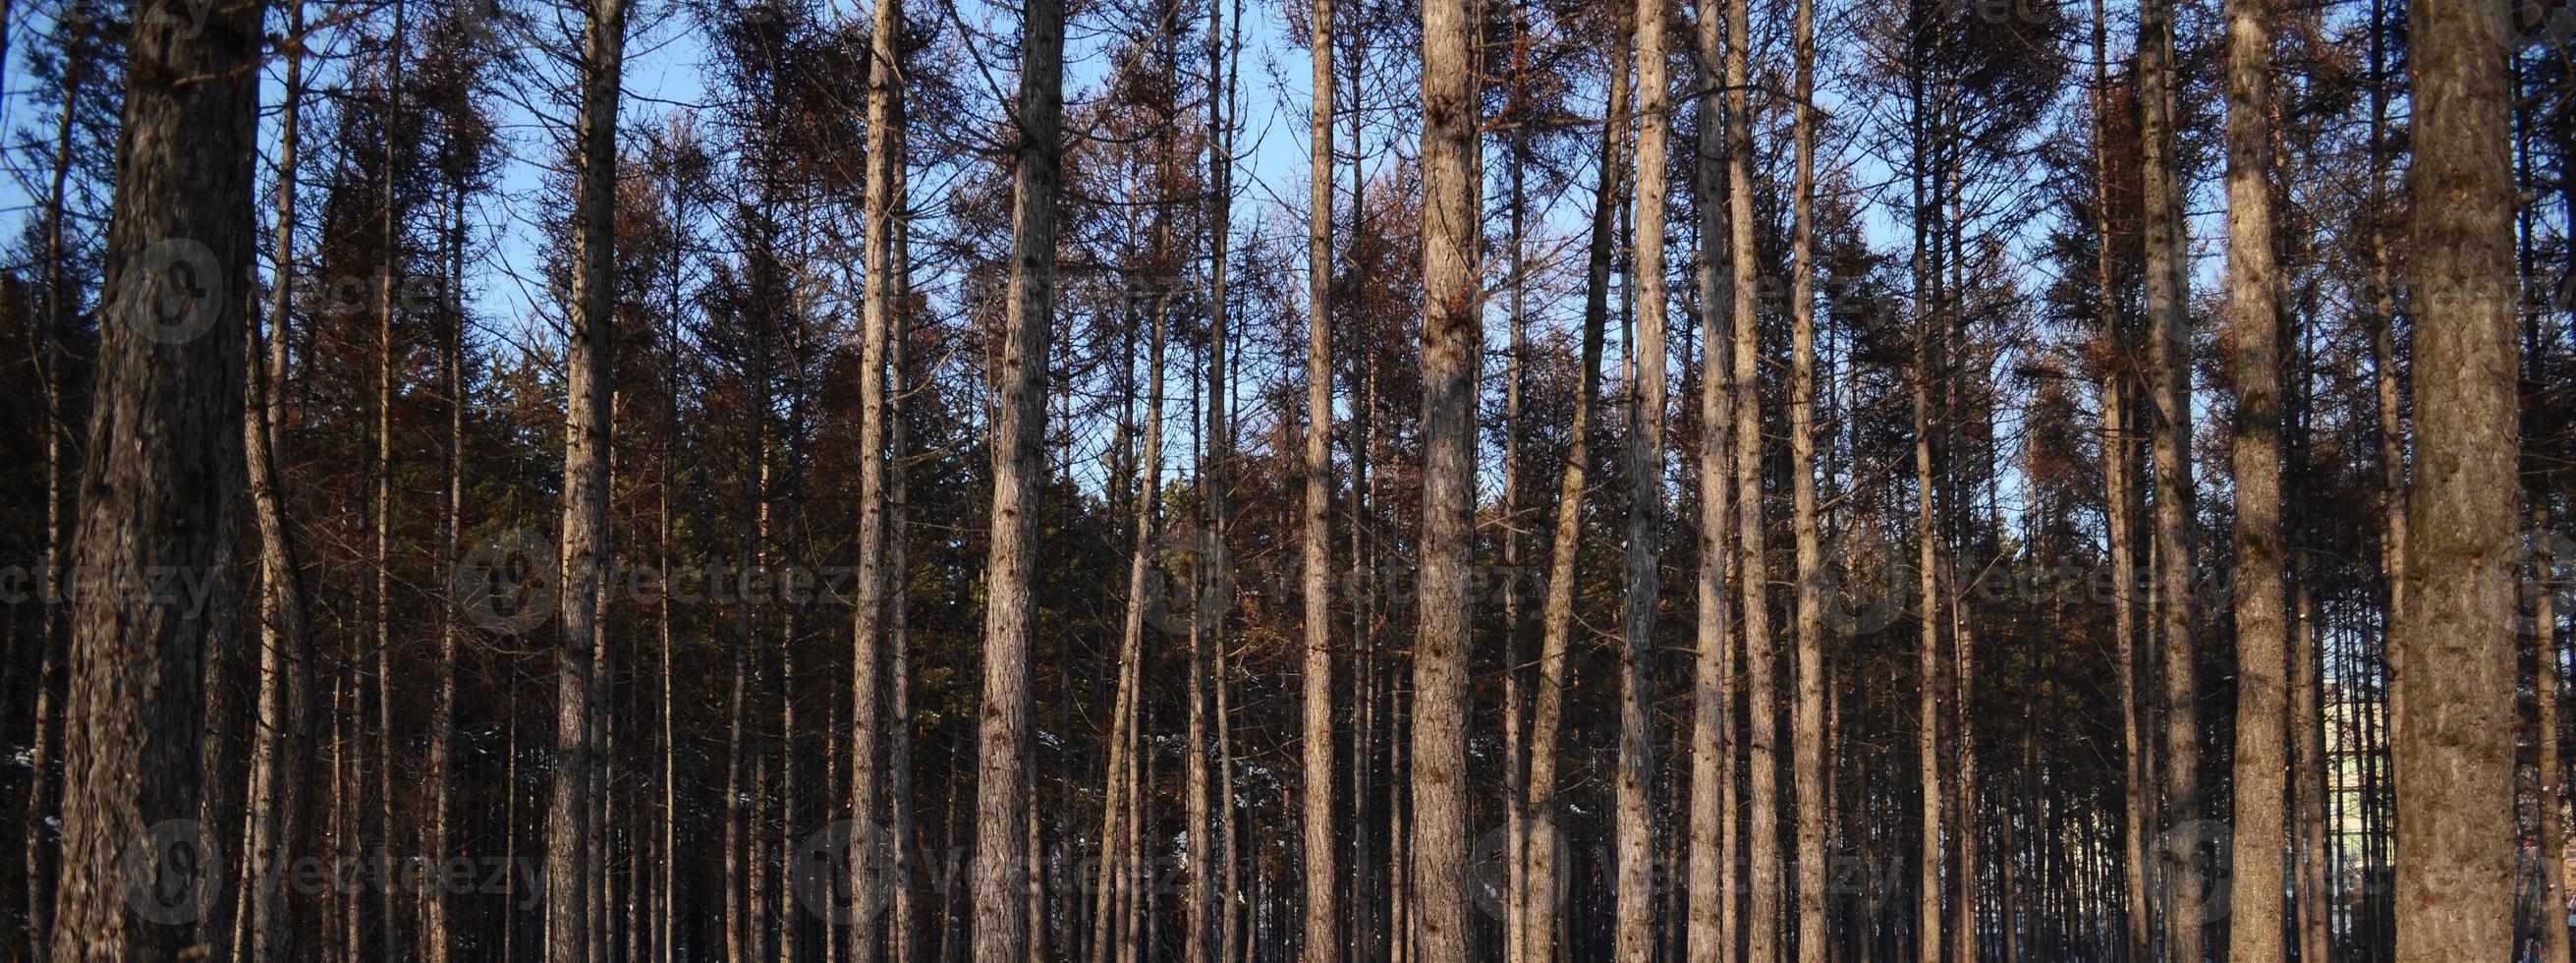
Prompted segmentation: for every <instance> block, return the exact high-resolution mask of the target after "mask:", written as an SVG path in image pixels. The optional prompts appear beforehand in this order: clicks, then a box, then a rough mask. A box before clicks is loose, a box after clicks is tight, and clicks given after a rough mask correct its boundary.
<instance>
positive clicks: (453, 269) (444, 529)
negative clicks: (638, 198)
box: [420, 181, 670, 963]
mask: <svg viewBox="0 0 2576 963" xmlns="http://www.w3.org/2000/svg"><path fill="white" fill-rule="evenodd" d="M448 187H449V191H450V196H449V201H450V203H451V204H452V205H453V207H452V208H451V210H450V211H449V212H448V213H449V218H450V220H449V223H448V236H447V267H448V272H447V290H448V292H450V294H449V301H448V303H447V304H446V305H445V307H446V308H447V310H448V312H449V314H450V317H449V319H448V321H449V326H448V329H447V331H446V335H447V336H446V338H445V341H446V343H445V344H444V345H442V346H441V347H442V349H443V350H442V351H441V352H440V353H441V355H442V356H443V357H442V358H441V359H440V367H441V368H442V369H443V373H444V374H445V376H446V381H447V384H446V386H445V394H446V395H447V504H446V506H445V514H446V518H445V519H444V523H443V524H442V525H440V526H439V528H440V538H441V540H442V543H443V544H441V546H440V557H441V559H442V561H443V562H444V563H445V565H446V568H447V575H448V579H447V581H448V584H449V585H455V584H456V579H457V576H458V574H459V573H460V572H461V571H462V568H461V563H462V560H463V555H462V554H461V543H462V535H463V528H464V524H465V324H466V315H465V303H464V301H463V300H461V299H460V297H459V296H458V295H456V294H455V292H458V291H462V290H463V289H464V282H465V270H464V268H465V190H464V185H463V184H461V183H457V182H455V181H451V182H450V183H449V185H448ZM669 570H670V569H669V567H668V566H667V565H665V566H664V568H663V571H666V572H667V571H669ZM459 628H460V627H459V626H458V625H457V620H456V612H455V610H454V609H453V608H450V607H447V606H440V608H439V632H438V695H437V699H438V701H437V704H436V706H435V707H434V708H433V709H432V710H431V714H430V725H429V729H430V734H429V740H430V742H429V753H430V772H431V776H432V782H431V785H430V805H429V825H428V826H427V827H426V828H425V829H424V830H423V833H424V834H425V835H426V836H427V837H428V845H427V846H426V847H424V851H425V852H426V854H427V855H428V857H429V869H430V871H431V872H432V873H433V874H437V875H434V876H433V877H431V878H432V879H444V878H445V876H444V874H445V872H446V866H447V849H448V809H449V799H448V792H449V787H448V783H449V781H450V780H451V779H452V778H453V775H454V769H455V765H454V762H453V761H452V758H451V757H452V754H453V751H454V750H453V749H452V745H453V743H454V741H455V729H456V643H457V633H458V631H459ZM422 890H423V892H422V894H421V899H422V910H423V914H422V918H421V937H420V938H421V943H422V946H423V949H424V950H425V952H424V953H423V954H422V956H423V958H424V959H425V960H427V961H428V963H447V958H448V939H449V937H448V932H447V892H446V887H445V885H444V884H443V883H432V884H430V885H427V886H424V887H422Z"/></svg>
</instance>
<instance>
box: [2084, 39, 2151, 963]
mask: <svg viewBox="0 0 2576 963" xmlns="http://www.w3.org/2000/svg"><path fill="white" fill-rule="evenodd" d="M2105 23H2106V18H2105V17H2104V16H2103V11H2102V0H2093V90H2092V96H2093V210H2094V214H2093V235H2094V238H2095V244H2094V255H2093V257H2094V260H2093V271H2094V278H2093V283H2094V291H2095V310H2096V311H2097V312H2099V313H2100V315H2101V317H2100V318H2099V319H2098V323H2099V324H2100V326H2101V327H2100V333H2099V335H2098V338H2099V339H2100V340H2099V342H2098V344H2099V346H2098V347H2097V348H2096V349H2095V351H2096V354H2097V356H2098V358H2099V361H2098V363H2099V364H2100V366H2101V369H2102V370H2101V379H2102V382H2101V398H2100V400H2099V404H2100V407H2101V409H2102V489H2103V495H2102V497H2103V502H2104V507H2103V518H2104V519H2105V521H2104V524H2103V528H2104V529H2105V531H2104V537H2105V540H2106V541H2108V542H2109V546H2108V553H2109V555H2110V559H2111V634H2112V637H2113V638H2114V639H2115V640H2116V643H2115V645H2114V648H2115V649H2116V650H2117V654H2116V655H2115V656H2114V657H2115V658H2117V659H2119V660H2120V662H2119V667H2118V671H2117V674H2118V676H2119V681H2120V732H2121V755H2122V774H2123V779H2122V780H2121V817H2122V832H2121V844H2122V847H2123V849H2122V852H2121V856H2122V858H2121V860H2120V869H2121V873H2122V879H2121V887H2122V893H2121V895H2122V898H2123V903H2122V910H2121V912H2122V925H2123V929H2122V936H2123V943H2122V949H2123V950H2124V955H2125V957H2126V958H2128V959H2142V958H2144V957H2146V956H2147V955H2148V954H2149V953H2150V952H2152V950H2151V947H2150V945H2149V943H2148V938H2147V927H2148V925H2149V923H2150V921H2151V920H2152V918H2153V915H2152V911H2150V910H2149V909H2148V903H2147V829H2146V827H2147V823H2148V822H2149V815H2148V802H2147V800H2148V798H2149V792H2150V787H2149V786H2148V784H2147V759H2148V756H2149V754H2150V753H2151V752H2152V747H2150V746H2149V745H2148V742H2147V738H2148V737H2147V731H2146V723H2145V720H2143V719H2142V718H2140V716H2141V713H2140V711H2139V708H2140V705H2141V703H2140V702H2139V698H2140V692H2139V688H2140V686H2139V679H2138V671H2137V669H2138V648H2137V611H2136V609H2137V601H2136V591H2137V584H2138V574H2137V562H2136V558H2135V551H2136V547H2137V537H2136V535H2135V534H2133V532H2134V528H2133V525H2134V522H2133V520H2132V516H2131V515H2130V512H2131V510H2132V507H2133V505H2134V504H2135V498H2134V497H2133V496H2132V495H2131V493H2130V490H2129V483H2130V479H2131V478H2133V477H2135V476H2134V475H2133V474H2132V467H2133V465H2134V464H2135V462H2134V460H2133V458H2132V452H2133V450H2134V447H2135V445H2134V443H2133V442H2132V441H2131V440H2130V429H2129V421H2128V417H2129V411H2130V404H2131V403H2130V394H2129V390H2130V382H2129V372H2128V364H2129V362H2128V358H2129V348H2128V344H2127V341H2126V339H2125V338H2124V337H2123V336H2122V333H2121V329H2120V299H2119V294H2118V290H2119V289H2118V279H2117V277H2116V276H2115V275H2114V272H2113V268H2112V248H2111V239H2112V224H2111V159H2110V146H2109V140H2110V136H2111V133H2110V131H2111V128H2110V118H2109V114H2108V112H2109V110H2110V91H2111V71H2110V38H2109V34H2108V29H2107V27H2106V26H2105Z"/></svg>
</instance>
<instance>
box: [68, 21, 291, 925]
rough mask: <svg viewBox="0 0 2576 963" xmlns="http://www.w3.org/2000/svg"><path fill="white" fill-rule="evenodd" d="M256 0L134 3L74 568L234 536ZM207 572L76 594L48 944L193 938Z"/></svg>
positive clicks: (249, 248) (204, 545)
mask: <svg viewBox="0 0 2576 963" xmlns="http://www.w3.org/2000/svg"><path fill="white" fill-rule="evenodd" d="M265 12H266V10H265V5H264V4H262V3H260V2H258V0H252V2H248V3H243V4H239V5H237V6H232V7H227V8H224V9H221V10H216V11H210V12H209V18H210V19H208V20H206V21H204V22H203V23H201V24H200V25H198V27H196V28H192V27H191V26H190V25H189V23H188V21H187V20H185V19H184V18H154V17H137V18H135V23H134V26H133V33H132V35H131V37H130V39H129V41H128V43H127V45H126V50H127V55H128V57H129V62H130V64H131V66H130V73H129V74H128V76H127V86H126V90H127V93H126V97H125V105H124V110H125V115H124V128H123V130H124V133H123V135H122V137H121V138H120V141H119V145H118V149H117V165H116V169H117V174H116V194H115V197H116V201H115V207H114V212H113V214H112V215H111V218H110V221H109V225H108V235H107V252H108V262H107V283H106V287H105V288H104V289H103V291H102V293H101V297H100V303H101V305H102V306H103V308H102V319H101V320H102V323H101V324H100V334H99V346H98V355H97V372H98V376H97V384H98V390H97V394H96V401H95V403H94V406H93V409H92V413H91V420H90V427H89V443H88V445H87V447H86V450H87V451H88V452H89V454H90V456H91V457H89V458H88V459H87V461H86V462H85V464H84V465H83V466H82V470H81V487H80V491H81V492H82V493H83V495H84V497H83V499H82V505H81V507H80V511H79V515H78V519H77V521H76V523H75V524H76V526H77V528H76V529H75V534H74V536H73V540H72V571H73V572H74V576H73V578H74V581H73V583H72V584H75V585H99V584H118V583H115V582H111V581H106V580H110V579H117V578H131V577H133V573H137V572H182V573H213V572H214V571H215V568H216V566H218V565H220V564H222V563H224V561H225V560H226V559H227V557H228V555H229V552H228V546H227V544H226V543H227V541H228V540H229V538H230V536H231V534H232V531H231V530H232V526H229V525H226V524H223V523H222V519H223V517H224V515H225V507H226V506H227V505H228V504H229V503H230V502H231V501H232V499H234V498H235V497H237V496H238V495H239V494H240V491H241V489H242V487H243V486H244V484H245V483H244V479H243V472H244V466H243V460H244V456H243V452H242V445H243V432H242V425H243V423H244V422H243V414H242V407H241V406H242V404H243V381H244V374H243V370H242V369H243V365H244V360H245V358H244V354H243V337H244V335H243V331H244V328H245V327H246V325H245V318H244V316H243V315H244V312H245V310H246V308H247V306H248V304H249V299H248V298H247V297H244V296H242V292H246V291H248V290H249V289H250V285H251V280H252V279H251V271H250V266H251V264H252V263H253V260H254V259H255V257H256V253H255V251H254V242H253V239H252V236H253V233H254V231H255V230H256V223H255V222H256V218H255V217H254V216H253V214H252V193H253V180H254V178H253V170H252V168H253V163H254V161H253V158H254V156H255V153H256V152H255V150H254V145H255V143H256V139H257V136H258V114H259V89H258V81H257V77H258V67H257V65H258V62H259V58H260V41H261V26H260V25H261V22H262V17H263V15H264V14H265ZM65 109H66V110H70V109H73V108H72V106H71V105H69V104H66V105H65ZM181 265H186V267H185V268H181ZM174 270H179V271H182V272H183V273H186V274H189V275H192V276H193V277H194V278H195V282H196V283H197V284H199V285H203V286H205V287H206V288H207V289H206V290H204V291H203V292H202V296H200V297H198V298H196V299H195V300H193V301H190V302H187V303H179V304H173V303H172V302H173V301H174V300H176V299H173V298H170V297H168V295H169V294H170V293H172V292H171V291H170V290H169V289H167V288H164V287H163V285H164V284H168V283H174V282H173V281H172V280H171V279H169V278H164V277H162V276H161V275H163V274H164V273H165V272H171V271H174ZM174 308H175V309H176V310H175V311H174V310H173V309H174ZM202 589H203V586H199V587H197V588H192V589H191V590H190V594H189V595H188V596H187V604H178V605H174V604H168V603H167V602H165V601H156V600H155V599H154V597H153V594H152V593H119V594H117V595H115V596H109V597H94V598H84V599H81V600H78V601H77V602H76V604H75V605H74V606H73V610H72V612H71V659H70V665H69V667H70V679H71V681H70V687H69V698H68V699H67V700H66V702H65V710H66V711H65V713H64V720H65V723H64V743H63V750H64V751H63V772H64V784H63V793H62V825H63V836H62V866H61V881H60V886H59V888H58V890H57V893H58V895H59V900H60V902H59V904H58V906H57V911H58V914H59V915H58V917H57V918H56V919H55V921H54V922H55V926H54V928H53V931H52V941H53V953H54V955H55V956H56V957H58V958H61V959H66V960H73V959H78V960H88V959H117V960H137V961H160V960H171V959H177V958H180V957H182V956H183V955H185V954H188V953H190V952H191V947H192V946H194V945H195V944H196V943H197V932H196V927H195V926H194V925H192V924H191V923H190V922H189V921H192V920H195V919H197V918H199V916H200V914H201V913H202V911H203V905H202V904H203V901H205V900H209V899H212V898H214V896H215V893H214V891H213V890H212V889H211V888H210V886H209V884H210V883H212V882H213V881H212V880H206V879H188V878H184V877H181V878H165V874H167V876H172V877H176V876H178V874H182V873H190V872H193V871H194V869H193V868H192V867H190V866H188V865H186V864H183V863H178V862H176V861H175V859H176V857H177V856H178V854H180V853H182V852H186V851H187V849H186V847H205V846H211V845H214V843H215V841H214V840H211V839H204V838H201V836H202V830H197V831H191V830H189V829H187V828H185V827H186V822H185V821H186V820H190V819H193V818H196V817H197V815H198V805H197V804H198V798H197V797H198V781H199V775H200V773H199V765H200V761H201V760H200V757H199V753H198V738H197V737H198V735H199V734H200V732H201V729H200V726H201V725H202V723H203V719H202V718H201V712H202V707H203V701H204V688H203V679H202V677H201V673H202V669H203V666H202V664H201V659H202V658H203V654H204V652H205V647H206V645H207V643H208V640H209V638H210V637H211V636H212V635H214V634H215V633H217V632H220V631H222V629H221V628H220V627H219V626H217V625H215V624H214V619H213V618H212V613H210V612H208V611H206V610H205V607H204V606H203V605H202V604H200V603H203V602H204V601H205V600H206V599H205V596H204V595H203V594H202ZM174 834H175V835H174ZM147 839H148V840H152V841H153V842H152V848H151V849H150V850H148V851H149V852H150V853H151V854H152V856H153V860H152V863H151V865H150V866H149V871H150V872H151V873H152V877H153V878H152V879H150V880H148V881H146V882H148V883H149V884H150V885H151V886H152V887H153V888H151V889H149V890H143V891H140V892H149V893H152V894H154V895H155V897H156V898H154V899H136V898H134V897H133V894H134V893H136V892H138V890H134V889H131V888H130V885H131V884H132V883H133V881H132V880H131V879H130V878H129V876H128V873H127V871H126V869H125V868H124V867H121V866H120V863H122V862H124V859H123V857H124V856H125V855H126V854H127V853H129V852H132V851H134V845H135V843H136V841H138V840H147ZM168 894H177V895H176V896H175V899H176V900H177V901H178V902H177V903H176V904H175V905H174V904H172V903H168V902H164V901H163V898H172V897H169V896H168ZM174 911H176V912H174Z"/></svg>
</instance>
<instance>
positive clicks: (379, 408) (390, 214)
mask: <svg viewBox="0 0 2576 963" xmlns="http://www.w3.org/2000/svg"><path fill="white" fill-rule="evenodd" d="M393 8H394V9H393V17H394V20H393V30H392V32H390V33H388V34H386V35H385V51H386V56H387V57H388V58H389V59H390V63H389V64H388V65H387V67H386V72H387V73H386V81H387V82H386V85H385V91H384V92H385V99H384V103H382V104H381V105H379V106H380V108H381V109H382V110H383V111H384V120H383V125H384V126H383V137H384V143H383V145H382V147H383V150H384V155H383V157H382V161H383V163H382V165H381V167H380V168H379V170H378V175H379V176H378V182H377V185H376V187H377V195H376V231H377V234H376V237H377V243H379V244H381V245H382V246H383V249H382V250H380V251H378V252H377V254H378V256H379V258H380V260H379V261H378V263H377V271H378V274H377V276H376V343H375V349H376V371H375V375H376V378H375V382H376V383H375V389H376V397H375V404H374V406H373V407H374V409H375V410H374V414H375V421H376V425H375V428H376V430H375V438H374V442H375V451H374V453H373V458H374V463H373V465H372V466H371V468H370V470H369V472H368V474H369V475H370V476H371V478H372V480H373V481H374V483H375V485H374V488H375V490H374V492H373V493H372V495H371V497H370V498H369V499H368V501H367V510H368V512H369V514H370V516H371V517H370V519H369V524H370V526H371V527H372V529H373V531H372V532H371V535H372V537H373V539H374V543H373V544H372V545H371V546H370V560H371V562H372V563H373V568H374V570H375V571H374V574H375V580H376V583H375V587H374V590H373V591H372V592H370V593H369V594H368V596H367V600H368V602H369V603H370V604H371V605H373V606H374V613H373V618H374V624H373V626H372V629H371V631H370V633H369V635H368V638H369V639H370V640H371V643H372V645H373V649H372V651H370V652H369V653H368V661H369V662H372V663H373V664H374V670H375V677H376V765H377V770H376V778H377V786H376V793H375V797H376V817H377V819H376V833H377V835H376V845H377V846H378V847H381V848H385V849H390V848H391V847H392V845H393V838H394V780H395V775H394V754H393V729H394V709H393V622H392V613H391V595H392V590H393V571H392V564H391V557H390V554H389V553H390V551H391V542H392V537H393V533H392V528H393V464H394V459H393V444H394V442H393V407H394V276H395V274H396V273H397V272H398V271H399V270H400V269H401V260H402V224H401V222H400V221H399V220H397V219H396V218H397V214H396V204H395V203H394V192H395V189H396V188H395V184H396V181H397V179H398V178H399V177H400V176H401V175H400V173H399V172H397V171H396V170H395V165H397V164H399V163H401V160H400V154H401V150H400V145H401V143H402V138H403V135H402V133H401V132H400V125H401V113H402V106H403V67H404V60H405V58H404V56H403V47H404V45H406V44H408V43H410V42H411V38H410V36H409V31H408V30H407V29H406V26H407V24H408V23H409V21H408V19H407V18H406V14H407V13H408V10H407V8H406V6H405V4H404V3H403V0H394V4H393ZM359 835H360V836H361V837H363V836H365V835H366V834H365V833H364V832H363V831H361V832H360V833H359ZM378 904H379V905H378V909H379V917H378V920H377V932H378V934H379V936H380V938H381V939H382V940H383V950H382V952H383V953H384V955H385V958H386V959H394V958H396V955H397V954H398V953H399V952H400V949H399V944H400V941H401V934H400V930H401V926H400V925H399V922H398V920H399V917H400V916H401V914H400V913H399V912H397V910H396V907H395V894H394V893H393V891H392V890H390V889H387V890H385V891H384V892H383V893H381V894H380V895H379V899H378Z"/></svg>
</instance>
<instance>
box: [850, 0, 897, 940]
mask: <svg viewBox="0 0 2576 963" xmlns="http://www.w3.org/2000/svg"><path fill="white" fill-rule="evenodd" d="M902 28H903V6H902V2H901V0H877V5H876V13H875V16H874V20H873V21H872V22H871V23H870V25H869V31H868V33H869V38H870V40H869V49H868V154H867V187H866V192H867V198H866V205H867V210H866V213H865V217H866V224H865V227H864V228H863V231H864V237H863V239H862V241H861V243H862V245H863V246H864V248H865V250H864V251H863V252H862V254H861V256H862V258H863V259H864V260H865V265H866V267H865V269H866V272H867V277H866V279H865V281H864V284H865V289H864V291H863V292H862V304H861V308H860V327H859V399H860V400H859V452H860V456H859V457H860V461H859V513H860V518H859V538H858V556H859V572H858V593H857V598H856V599H855V600H854V601H853V608H854V610H855V615H854V616H853V618H854V620H855V624H854V625H853V626H852V628H851V636H850V639H851V650H852V651H851V653H850V659H851V663H850V664H851V666H852V670H851V680H850V689H851V697H850V822H851V825H852V826H854V827H856V829H857V833H856V835H854V836H853V837H852V839H851V847H850V861H851V864H852V865H851V867H850V880H851V885H852V887H853V888H854V892H853V893H852V894H851V896H852V898H853V900H854V905H853V906H852V907H851V910H852V915H851V918H850V921H849V925H850V937H851V950H850V952H851V955H852V958H854V959H860V960H873V959H875V958H876V956H877V938H878V929H877V916H878V912H877V908H878V906H879V905H880V901H881V900H883V899H885V898H886V888H885V886H884V883H883V882H882V880H881V879H880V878H879V876H878V870H877V867H878V865H879V861H880V860H882V859H884V858H885V855H884V854H882V853H880V852H878V848H879V847H878V836H879V835H880V827H881V826H882V825H883V824H882V823H880V822H879V821H878V818H877V789H878V786H879V784H880V782H881V779H880V774H879V769H878V768H877V766H878V763H877V738H878V734H879V733H880V732H881V731H883V726H882V720H881V718H880V715H881V714H880V712H879V711H878V707H877V706H878V700H879V698H880V694H881V693H882V691H883V690H884V688H885V687H886V685H887V684H888V683H887V680H885V679H883V678H882V677H881V675H880V666H881V665H882V663H883V660H884V652H885V639H884V634H885V633H884V628H885V621H886V603H885V595H886V585H887V582H886V572H885V554H886V542H885V540H886V519H885V516H886V511H887V504H888V500H887V497H886V477H885V476H886V457H887V456H886V442H885V439H886V413H887V412H886V408H887V392H886V384H885V371H886V350H887V341H888V339H889V337H890V334H889V332H890V331H891V329H892V325H893V314H894V310H895V303H894V294H895V291H896V290H897V289H898V288H899V286H900V282H899V281H898V280H897V279H896V278H895V276H894V270H895V268H894V219H895V216H896V212H897V211H899V210H901V209H903V207H904V204H905V201H904V198H903V197H902V195H901V194H900V193H899V187H898V184H899V183H900V176H901V171H900V169H899V168H900V165H901V163H902V156H901V152H900V149H899V148H898V147H897V146H896V143H897V141H898V140H900V139H901V138H902V136H903V130H902V127H901V124H902V121H901V120H900V119H899V118H900V116H901V111H902V109H903V103H902V98H903V66H902V59H901V54H900V53H898V52H897V50H896V42H897V40H898V39H899V37H900V35H901V33H902ZM893 684H896V685H900V684H902V683H901V680H895V681H894V683H893Z"/></svg>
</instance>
